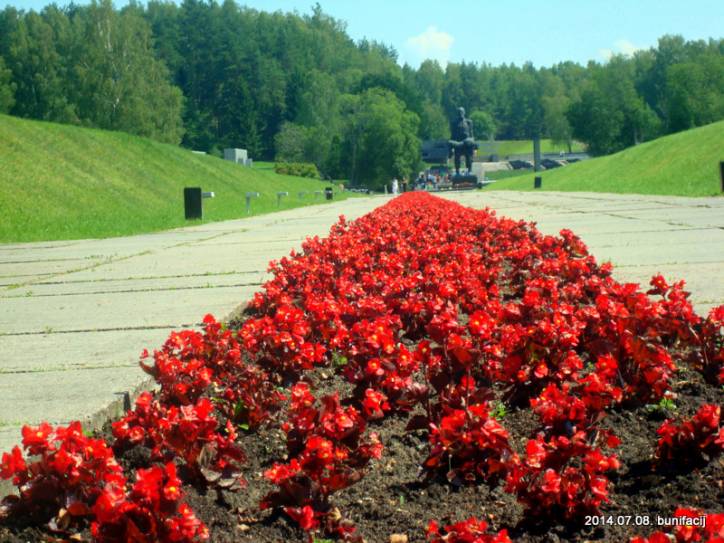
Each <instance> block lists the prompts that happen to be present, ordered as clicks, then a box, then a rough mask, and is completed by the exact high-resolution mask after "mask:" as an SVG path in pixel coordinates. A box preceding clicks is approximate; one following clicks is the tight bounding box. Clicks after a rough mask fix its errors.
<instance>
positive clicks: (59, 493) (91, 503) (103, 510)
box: [0, 422, 208, 543]
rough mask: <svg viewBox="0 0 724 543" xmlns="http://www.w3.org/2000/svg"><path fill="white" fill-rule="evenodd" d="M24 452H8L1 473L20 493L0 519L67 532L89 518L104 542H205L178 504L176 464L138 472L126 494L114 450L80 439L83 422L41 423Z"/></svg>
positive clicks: (6, 503) (203, 532)
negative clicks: (41, 524) (20, 520)
mask: <svg viewBox="0 0 724 543" xmlns="http://www.w3.org/2000/svg"><path fill="white" fill-rule="evenodd" d="M23 447H24V448H25V450H26V452H27V454H28V455H31V456H32V457H34V458H33V460H29V459H25V458H24V457H23V454H22V452H21V451H20V449H19V448H18V447H15V448H14V449H13V451H12V452H11V453H10V454H8V453H4V454H3V458H2V463H1V464H0V476H1V477H2V478H4V479H12V480H13V483H14V484H15V485H17V486H18V489H19V495H17V496H15V495H11V496H8V497H6V498H5V499H4V500H3V502H2V505H1V506H0V518H3V517H5V516H10V515H13V516H20V517H22V518H23V519H25V520H26V521H27V520H34V521H35V522H48V525H49V527H50V528H51V529H52V530H54V531H59V532H65V531H67V530H69V529H71V528H74V527H80V526H81V521H82V520H91V533H92V534H93V538H94V540H95V541H99V542H102V543H125V542H130V541H133V542H137V543H153V542H157V541H162V542H178V543H194V542H199V541H204V540H206V539H208V530H207V528H206V526H205V525H204V524H203V523H202V522H201V521H200V520H199V519H197V518H196V516H195V515H194V513H193V511H192V510H191V508H190V507H189V506H188V505H187V504H185V503H183V502H182V501H181V498H182V497H183V493H182V491H181V484H182V483H181V481H180V480H179V478H178V477H177V476H176V467H175V466H174V464H171V463H169V464H167V465H166V467H165V468H160V467H153V468H151V469H148V470H143V469H141V470H138V471H137V472H136V479H137V480H136V483H135V484H134V485H133V488H132V489H131V491H130V492H129V491H128V490H127V481H126V477H125V476H124V475H123V471H122V469H121V467H120V466H119V465H118V463H117V462H116V458H115V456H114V455H113V450H112V449H111V448H110V447H109V446H108V445H107V444H106V442H105V441H103V440H102V439H93V438H89V437H86V436H84V435H83V431H82V428H81V425H80V423H79V422H72V423H71V424H70V425H69V426H67V427H58V428H55V429H53V428H52V427H51V426H50V425H48V424H46V423H43V424H41V425H40V426H38V427H31V426H26V427H24V428H23Z"/></svg>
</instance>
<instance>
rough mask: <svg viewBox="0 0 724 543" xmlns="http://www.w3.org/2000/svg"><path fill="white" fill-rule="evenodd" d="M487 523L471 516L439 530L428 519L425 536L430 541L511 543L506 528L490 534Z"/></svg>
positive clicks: (434, 542)
mask: <svg viewBox="0 0 724 543" xmlns="http://www.w3.org/2000/svg"><path fill="white" fill-rule="evenodd" d="M487 532H488V523H487V522H485V521H484V520H478V519H476V518H475V517H471V518H469V519H468V520H465V521H462V522H458V523H456V524H450V525H447V526H445V528H444V529H443V530H442V533H441V530H440V526H439V525H438V523H437V522H435V521H434V520H433V521H430V524H429V525H428V527H427V538H428V539H429V541H430V543H512V541H511V539H510V538H509V537H508V532H507V531H506V530H501V531H500V532H498V533H497V534H493V535H490V534H488V533H487Z"/></svg>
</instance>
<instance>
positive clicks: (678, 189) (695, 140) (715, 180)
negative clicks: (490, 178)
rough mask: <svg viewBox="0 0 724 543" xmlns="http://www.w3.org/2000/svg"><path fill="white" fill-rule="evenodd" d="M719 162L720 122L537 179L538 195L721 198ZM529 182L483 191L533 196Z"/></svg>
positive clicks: (521, 179)
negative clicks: (542, 192)
mask: <svg viewBox="0 0 724 543" xmlns="http://www.w3.org/2000/svg"><path fill="white" fill-rule="evenodd" d="M721 160H724V121H720V122H717V123H713V124H709V125H706V126H702V127H699V128H695V129H692V130H687V131H685V132H679V133H678V134H671V135H669V136H664V137H662V138H658V139H656V140H653V141H649V142H646V143H642V144H641V145H637V146H636V147H631V148H629V149H626V150H624V151H621V152H619V153H616V154H613V155H609V156H604V157H600V158H595V159H591V160H586V161H584V162H579V163H576V164H571V165H569V166H566V167H564V168H557V169H555V170H550V171H544V172H541V173H540V175H542V177H543V190H560V191H592V192H619V193H637V194H670V195H679V196H711V195H718V194H720V180H719V161H721ZM533 177H534V175H533V174H532V173H528V174H525V175H521V176H517V177H512V178H510V179H505V180H502V181H498V182H496V183H494V184H492V185H490V186H489V187H488V188H486V189H485V190H533Z"/></svg>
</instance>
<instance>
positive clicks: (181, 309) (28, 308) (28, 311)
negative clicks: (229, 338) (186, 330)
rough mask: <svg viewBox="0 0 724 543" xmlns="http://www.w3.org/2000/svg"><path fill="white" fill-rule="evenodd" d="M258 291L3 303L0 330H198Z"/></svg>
mask: <svg viewBox="0 0 724 543" xmlns="http://www.w3.org/2000/svg"><path fill="white" fill-rule="evenodd" d="M257 290H259V287H258V286H248V287H216V288H209V289H193V290H178V291H176V290H164V291H154V292H153V293H151V292H144V293H135V292H108V293H105V294H84V295H77V296H72V297H71V296H53V297H50V296H38V297H36V296H30V297H27V298H25V297H24V298H3V299H0V308H2V311H1V312H0V330H2V333H4V334H28V333H29V334H42V333H54V332H67V331H75V330H91V331H92V330H109V329H116V330H122V329H127V328H147V327H159V326H163V327H173V326H180V325H188V324H195V323H199V322H201V320H202V319H203V316H204V315H205V314H206V313H212V314H216V315H217V316H219V318H221V317H223V316H224V315H226V314H227V313H229V312H230V311H232V310H233V309H234V308H235V307H236V306H238V305H239V304H240V303H242V302H243V301H245V300H247V299H248V298H250V297H251V296H252V295H253V293H254V292H256V291H257ZM151 294H152V295H151Z"/></svg>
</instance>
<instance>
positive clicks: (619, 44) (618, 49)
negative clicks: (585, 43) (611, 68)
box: [598, 39, 643, 60]
mask: <svg viewBox="0 0 724 543" xmlns="http://www.w3.org/2000/svg"><path fill="white" fill-rule="evenodd" d="M641 49H643V47H639V46H637V45H634V44H633V43H631V42H630V41H629V40H626V39H620V40H616V41H615V42H613V47H612V48H611V49H599V50H598V56H599V57H601V59H602V60H611V57H612V56H613V55H625V56H627V57H630V56H632V55H633V54H634V53H635V52H636V51H639V50H641Z"/></svg>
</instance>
